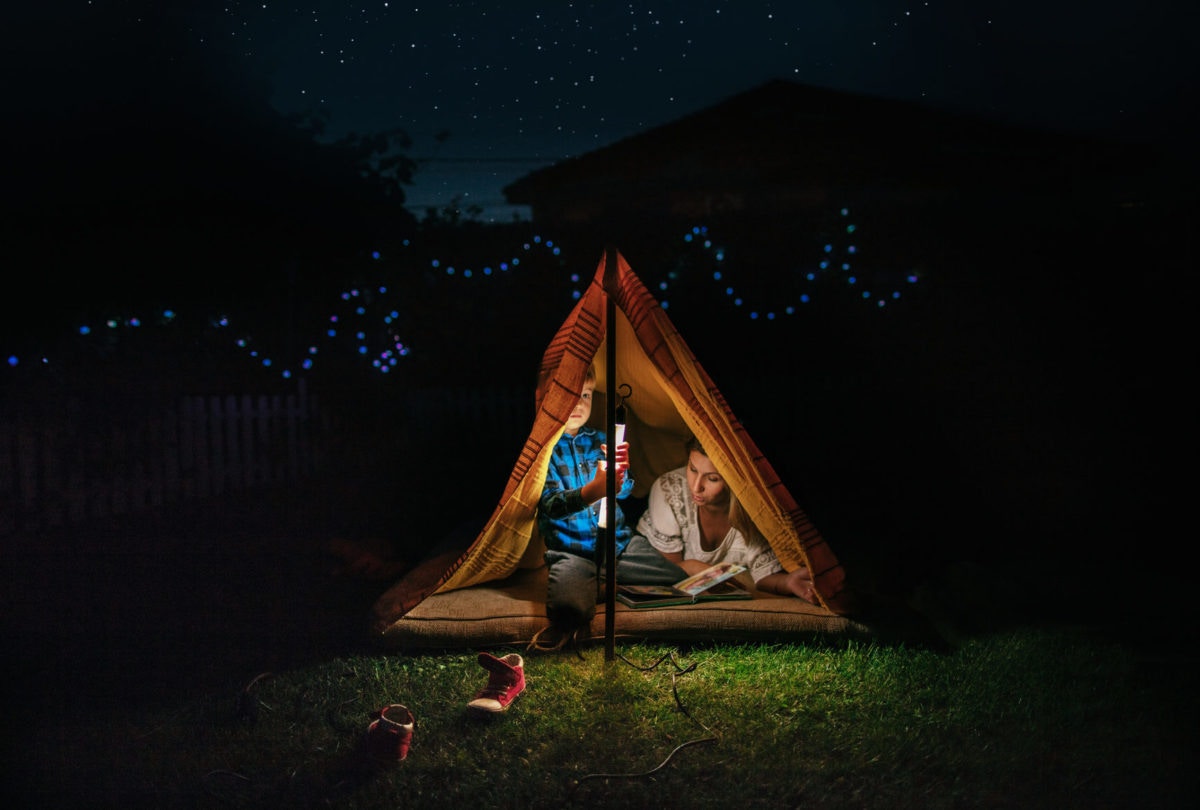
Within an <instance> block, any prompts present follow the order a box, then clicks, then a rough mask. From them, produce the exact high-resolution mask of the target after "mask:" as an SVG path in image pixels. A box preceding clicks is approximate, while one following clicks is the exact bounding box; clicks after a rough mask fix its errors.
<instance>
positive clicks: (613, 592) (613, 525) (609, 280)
mask: <svg viewBox="0 0 1200 810" xmlns="http://www.w3.org/2000/svg"><path fill="white" fill-rule="evenodd" d="M616 295H617V251H616V249H615V248H613V247H611V246H609V247H608V248H606V249H605V253H604V301H605V305H604V306H605V310H604V368H605V375H606V377H607V386H608V388H607V391H606V392H605V397H604V406H605V407H604V426H605V435H606V436H607V438H608V442H609V446H608V449H609V458H615V457H616V448H615V447H613V446H612V444H611V443H612V441H613V438H614V432H613V431H614V426H615V425H616V424H617V301H616ZM605 497H606V500H605V509H606V510H607V515H606V520H607V522H608V530H607V531H605V532H604V543H605V550H604V571H605V577H606V581H605V592H604V660H605V661H613V660H615V659H616V657H617V649H616V638H617V629H616V613H617V478H616V476H615V475H610V476H608V480H607V486H606V488H605Z"/></svg>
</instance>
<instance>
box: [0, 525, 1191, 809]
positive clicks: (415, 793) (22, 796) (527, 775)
mask: <svg viewBox="0 0 1200 810" xmlns="http://www.w3.org/2000/svg"><path fill="white" fill-rule="evenodd" d="M304 521H305V519H304V518H303V517H302V516H301V517H300V519H298V520H296V521H295V522H294V524H293V525H284V524H281V523H279V522H278V521H276V520H275V517H274V516H268V518H267V519H265V520H262V521H257V520H256V519H253V518H252V517H249V516H248V517H247V518H246V519H245V520H242V521H234V523H236V524H237V525H238V527H239V528H238V529H236V530H229V529H228V528H226V529H224V530H223V534H221V536H220V541H219V542H218V541H217V540H214V539H213V538H214V537H215V536H216V534H215V533H214V531H213V527H212V526H210V525H206V524H205V522H204V521H202V520H197V521H196V522H195V523H194V525H192V524H189V527H188V529H187V531H186V532H183V530H179V531H180V532H182V533H180V534H177V535H170V534H169V533H167V534H163V533H162V532H161V531H159V532H157V533H151V534H152V535H153V542H152V543H150V541H149V540H147V538H146V537H145V536H136V535H135V534H134V533H130V532H128V531H126V530H124V529H118V530H114V531H113V532H111V533H109V534H106V535H104V536H97V537H92V538H89V539H88V540H87V541H86V542H84V540H83V539H81V538H80V537H77V536H69V537H67V536H64V537H63V538H60V540H59V541H55V540H54V539H53V538H40V539H39V543H40V544H41V546H40V550H39V551H38V552H37V553H33V552H29V551H28V550H26V551H22V547H19V546H18V547H16V548H11V549H9V550H8V553H7V555H6V556H7V566H6V569H5V573H6V574H7V576H8V579H7V581H6V582H4V583H3V584H4V585H5V590H6V593H7V594H9V599H8V602H7V603H6V608H7V610H6V612H5V615H4V621H3V623H0V630H3V631H4V638H3V640H4V641H5V642H6V648H7V649H6V651H5V652H6V655H5V657H4V660H3V662H2V663H0V666H3V667H4V672H5V674H6V675H7V676H8V677H7V680H6V682H7V685H8V690H7V693H8V695H9V697H10V706H9V707H8V708H7V710H6V712H5V715H4V717H5V720H6V723H5V729H6V736H7V744H6V746H5V749H4V751H3V754H4V769H5V777H4V790H5V791H6V792H7V793H9V794H11V797H10V800H9V802H8V803H7V804H6V806H11V807H14V808H17V807H27V806H37V807H72V808H87V807H120V808H136V807H154V808H236V807H290V808H303V807H341V808H375V807H389V808H390V807H436V808H442V807H451V808H453V807H455V806H456V805H462V806H488V807H504V808H507V807H512V808H518V807H519V808H559V807H601V806H602V807H616V808H621V807H628V808H641V807H652V808H677V807H678V808H709V807H718V806H720V807H748V808H758V807H761V808H778V807H785V808H787V807H791V808H801V807H804V808H812V807H816V808H1047V809H1049V808H1055V809H1057V808H1185V807H1186V808H1190V807H1193V806H1197V799H1198V798H1200V776H1198V774H1200V770H1198V769H1197V765H1198V764H1200V763H1198V757H1197V741H1196V729H1197V721H1198V719H1200V712H1198V711H1197V709H1198V706H1200V698H1198V697H1197V695H1196V691H1195V689H1194V686H1193V684H1194V680H1195V674H1194V673H1195V663H1196V662H1195V653H1194V651H1193V650H1192V648H1191V647H1190V646H1188V645H1186V644H1184V643H1181V641H1182V640H1183V639H1182V638H1179V637H1171V638H1168V637H1167V636H1169V635H1170V634H1169V633H1168V634H1161V633H1153V634H1151V633H1148V632H1146V631H1147V630H1148V629H1153V628H1150V627H1149V626H1148V625H1138V624H1136V623H1126V624H1124V625H1117V624H1109V625H1083V624H1078V623H1071V624H1066V623H1056V622H1042V623H1040V624H1039V623H1028V622H1022V623H1020V624H1017V625H1013V626H991V627H984V626H976V627H973V628H972V630H971V632H959V633H955V634H952V635H953V637H952V638H951V639H950V643H945V644H930V643H924V642H923V641H920V639H921V638H923V637H922V636H920V635H919V634H917V635H904V634H896V636H895V637H892V636H891V635H887V634H885V635H884V636H883V637H881V638H879V639H878V640H876V641H874V642H870V643H867V642H863V641H861V640H859V641H852V640H849V639H838V638H833V639H828V640H824V641H811V642H808V643H787V644H745V645H738V644H711V645H690V646H677V645H668V644H661V643H654V644H644V643H623V644H619V645H618V647H617V653H618V654H619V655H618V657H617V658H616V659H615V660H611V661H609V660H606V658H605V651H604V649H603V647H585V648H583V649H581V650H580V651H579V653H580V654H575V653H574V652H571V651H567V652H556V653H527V652H526V651H524V650H523V649H517V650H515V651H516V652H520V653H522V654H523V655H525V661H526V673H527V678H528V684H529V685H528V688H527V690H526V692H525V693H524V694H523V695H522V696H521V697H520V698H519V699H518V700H517V702H516V703H515V704H514V705H513V706H512V708H511V709H510V710H509V711H508V712H506V713H504V714H502V715H499V716H496V717H494V718H478V717H475V716H472V715H470V714H469V713H468V712H467V710H466V705H465V704H466V702H467V701H468V700H469V699H470V698H471V697H472V696H473V695H474V693H475V691H476V690H477V689H478V688H479V687H480V686H481V685H482V684H483V683H484V682H485V680H486V677H485V673H484V670H483V669H482V668H481V667H480V666H479V664H478V662H477V661H476V655H477V651H475V650H446V651H428V652H420V653H415V654H405V653H400V652H395V651H386V650H379V649H375V648H372V647H371V646H370V645H369V644H368V643H367V642H366V640H365V638H364V633H363V631H364V629H365V619H366V616H367V612H368V609H369V607H370V604H371V601H372V600H373V598H374V597H375V596H376V595H377V594H378V593H379V592H380V590H381V586H380V585H379V584H377V583H365V582H362V581H350V580H346V579H342V578H338V577H336V576H333V575H332V574H331V572H330V566H329V560H328V559H326V558H324V557H323V556H322V555H321V554H320V553H319V552H318V551H317V550H316V548H315V544H310V545H314V547H313V548H307V547H299V546H298V545H297V543H296V538H297V537H302V536H304V527H305V526H306V525H307V524H305V522H304ZM221 522H222V524H224V525H228V523H229V515H228V514H226V515H223V516H222V520H221ZM285 523H286V521H285ZM309 531H310V534H312V533H315V534H313V537H315V536H316V534H319V533H320V531H321V529H320V527H316V526H310V527H309ZM310 539H311V538H310ZM56 542H61V543H65V544H70V546H71V547H72V548H74V549H75V550H76V551H77V552H80V550H83V551H86V553H75V554H64V553H63V551H64V549H63V548H62V547H59V546H56ZM148 544H149V545H148ZM206 544H207V545H206ZM39 572H41V573H40V574H39ZM47 572H51V573H52V576H50V577H47V576H46V574H47ZM47 582H49V583H51V585H50V586H49V587H48V588H47V587H44V586H45V585H46V583H47ZM63 583H67V586H64V585H63ZM975 590H976V591H977V590H978V589H975ZM64 593H69V594H70V597H71V598H70V599H69V600H68V599H64V598H63V594H64ZM977 595H978V594H976V596H977ZM943 601H945V600H943ZM946 615H947V613H946V611H945V610H943V611H942V612H941V614H940V619H939V620H940V621H941V622H942V623H943V624H944V617H945V616H946ZM945 635H946V634H944V633H943V634H942V636H941V637H943V638H944V637H945ZM1179 635H1180V636H1183V634H1182V633H1180V634H1179ZM509 651H513V650H508V649H501V650H495V651H493V652H495V653H497V654H503V653H504V652H509ZM263 673H269V674H265V675H263V677H261V678H257V676H259V675H260V674H263ZM256 678H257V680H255V679H256ZM251 684H253V685H252V686H251ZM243 693H244V694H245V696H246V697H247V698H248V699H246V700H243V699H242V697H243ZM389 703H403V704H405V705H407V706H408V707H409V708H410V709H411V710H412V711H413V713H414V715H415V717H416V730H415V738H414V743H413V746H412V749H411V753H410V755H409V757H408V758H407V759H406V760H405V761H404V762H401V763H394V764H392V765H391V766H388V767H377V766H372V765H371V764H370V763H368V762H367V761H366V760H365V758H364V757H362V755H361V752H360V748H359V746H360V744H361V741H362V738H363V735H364V733H365V730H366V727H367V725H368V723H369V722H370V713H371V711H372V710H376V709H379V708H381V707H383V706H385V705H387V704H389ZM247 707H249V709H253V711H250V710H245V709H247ZM239 708H240V709H244V710H241V711H240V710H239Z"/></svg>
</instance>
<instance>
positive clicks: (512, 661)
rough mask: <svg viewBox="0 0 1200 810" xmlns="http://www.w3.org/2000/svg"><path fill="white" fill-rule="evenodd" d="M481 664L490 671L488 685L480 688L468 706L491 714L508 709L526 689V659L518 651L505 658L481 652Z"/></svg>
mask: <svg viewBox="0 0 1200 810" xmlns="http://www.w3.org/2000/svg"><path fill="white" fill-rule="evenodd" d="M479 665H480V666H482V667H483V668H484V669H486V670H487V671H488V682H487V686H485V687H483V688H482V689H480V690H479V692H478V694H476V695H475V699H474V700H472V701H471V702H470V703H468V704H467V707H468V708H471V709H474V710H475V711H478V712H487V713H489V714H495V713H497V712H502V711H505V710H507V709H508V707H509V705H510V704H511V703H512V702H513V700H515V699H516V697H517V695H519V694H521V692H522V691H524V689H525V661H524V659H522V658H521V656H520V655H518V654H517V653H509V654H508V655H506V656H504V657H503V658H497V657H496V656H494V655H488V654H487V653H480V654H479Z"/></svg>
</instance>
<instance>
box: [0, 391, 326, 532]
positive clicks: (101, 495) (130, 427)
mask: <svg viewBox="0 0 1200 810" xmlns="http://www.w3.org/2000/svg"><path fill="white" fill-rule="evenodd" d="M62 407H63V408H65V410H66V412H65V413H64V412H62V411H60V412H58V413H51V414H46V413H24V414H19V415H15V416H13V415H6V414H0V535H5V534H12V533H14V532H17V531H36V530H39V529H44V528H50V527H56V526H65V525H72V524H79V523H84V522H86V521H89V520H93V519H96V518H106V517H109V516H116V515H125V514H132V513H137V512H142V511H145V510H148V509H153V508H155V507H160V506H164V505H169V504H173V503H179V502H188V501H197V500H200V499H204V498H209V497H213V496H220V495H223V494H225V493H229V492H236V491H243V490H248V489H252V488H255V487H259V486H264V485H270V484H276V483H281V482H286V481H295V480H299V479H301V478H302V477H304V476H305V475H308V474H310V473H311V472H312V471H313V469H314V468H315V465H316V464H317V461H318V458H317V456H318V453H319V450H318V447H319V445H318V441H317V440H318V438H319V433H320V432H321V430H322V425H321V418H320V417H321V415H320V413H319V411H318V409H317V407H316V402H315V398H314V397H313V396H312V395H310V394H309V392H308V391H307V389H306V387H305V386H304V384H303V382H301V383H300V384H299V385H298V386H297V388H296V390H295V391H292V392H289V393H276V394H260V395H251V394H244V395H223V396H182V397H180V398H178V399H177V400H176V401H175V403H174V404H173V405H171V406H170V407H167V408H165V409H163V410H162V411H161V412H159V413H157V414H154V415H151V416H147V417H145V418H137V419H102V418H90V417H89V415H88V414H86V413H82V411H83V409H84V408H85V406H82V405H80V404H79V403H77V402H68V403H65V404H64V405H63V406H62Z"/></svg>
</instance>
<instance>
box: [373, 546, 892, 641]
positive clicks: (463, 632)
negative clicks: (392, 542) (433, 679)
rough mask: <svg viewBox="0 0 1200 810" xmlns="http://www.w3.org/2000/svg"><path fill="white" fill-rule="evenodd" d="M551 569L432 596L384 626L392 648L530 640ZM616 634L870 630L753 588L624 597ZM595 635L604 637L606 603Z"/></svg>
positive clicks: (669, 636)
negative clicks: (650, 600) (693, 595)
mask: <svg viewBox="0 0 1200 810" xmlns="http://www.w3.org/2000/svg"><path fill="white" fill-rule="evenodd" d="M546 571H547V569H546V567H545V566H541V567H539V568H535V569H525V570H520V571H518V572H517V573H516V574H513V575H512V576H511V577H508V578H507V579H503V580H498V581H495V582H489V583H484V584H482V585H473V586H471V587H469V588H461V589H458V590H452V591H446V592H444V593H437V594H434V595H432V596H429V597H427V598H426V599H424V600H423V601H422V602H420V603H419V604H418V605H417V606H416V607H414V608H413V609H412V610H410V611H409V612H408V613H407V614H405V615H404V616H402V617H401V618H399V619H397V620H396V621H395V622H393V623H392V624H391V625H389V626H388V627H386V628H385V629H384V630H383V632H382V641H383V643H384V644H385V645H386V646H388V647H393V648H456V647H489V646H504V645H515V644H519V645H525V644H528V643H529V641H530V640H531V639H532V638H533V636H534V635H535V634H536V633H537V632H538V631H539V630H541V629H542V628H544V627H545V626H546V624H547V621H546ZM613 626H614V628H615V629H614V634H615V636H616V637H618V638H622V639H645V640H678V641H782V640H795V639H802V638H811V637H814V636H820V635H826V634H855V635H864V636H865V635H869V630H868V628H867V627H866V626H864V625H862V624H859V623H857V622H855V621H854V620H853V619H850V618H847V617H845V616H838V615H836V614H834V613H831V612H830V611H827V610H825V609H824V608H822V607H819V606H817V605H811V604H809V603H808V602H805V601H804V600H803V599H798V598H795V597H786V596H776V595H773V594H764V593H761V592H758V591H756V592H754V598H753V599H747V600H738V601H724V602H700V603H697V604H694V605H671V606H669V607H656V608H637V609H634V608H631V607H628V606H626V605H624V604H622V603H620V602H617V604H616V611H615V613H614V625H613ZM591 636H592V638H593V639H594V640H603V639H604V638H605V606H604V605H603V604H600V605H597V611H596V616H595V617H594V618H593V619H592V624H591Z"/></svg>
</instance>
